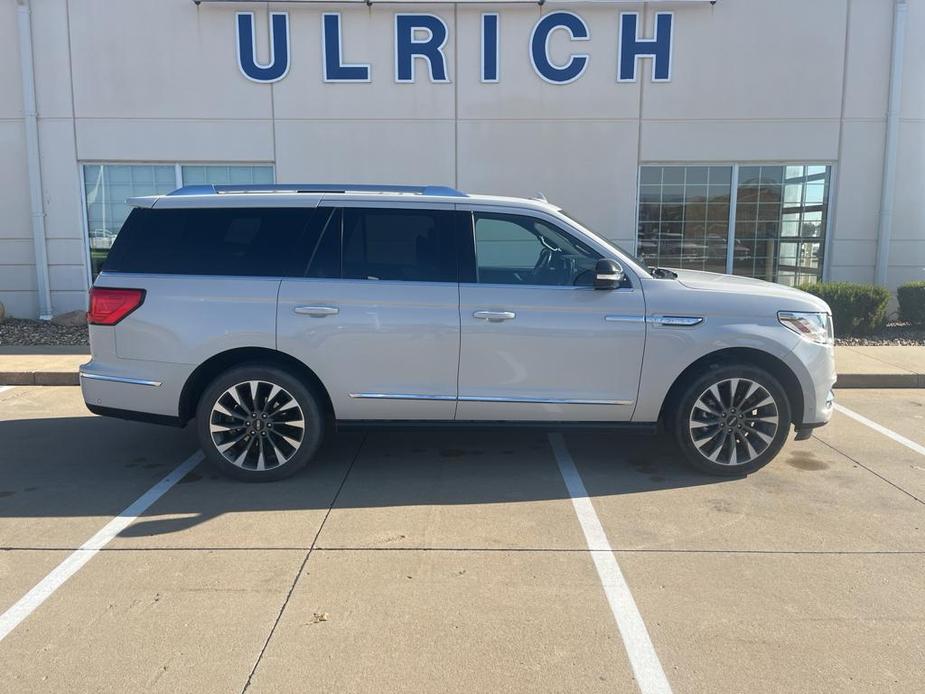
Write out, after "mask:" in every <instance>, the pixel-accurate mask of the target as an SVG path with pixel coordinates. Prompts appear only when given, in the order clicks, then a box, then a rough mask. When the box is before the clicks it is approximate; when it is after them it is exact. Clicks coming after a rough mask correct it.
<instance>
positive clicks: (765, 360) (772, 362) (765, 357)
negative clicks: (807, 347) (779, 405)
mask: <svg viewBox="0 0 925 694" xmlns="http://www.w3.org/2000/svg"><path fill="white" fill-rule="evenodd" d="M733 364H748V365H750V366H756V367H759V368H762V369H764V370H765V371H767V372H768V373H770V374H771V375H772V376H774V378H776V379H777V380H778V381H779V382H780V384H781V386H782V387H783V389H784V393H785V394H786V395H787V400H788V402H789V403H790V411H791V419H792V421H793V422H795V423H797V422H802V421H803V410H804V407H805V403H804V401H803V388H802V387H801V386H800V380H799V379H798V378H797V376H796V374H794V373H793V371H792V370H791V369H790V367H789V366H787V364H786V363H784V362H783V361H782V360H780V359H779V358H777V357H775V356H774V355H773V354H770V353H768V352H763V351H761V350H760V349H753V348H749V347H730V348H728V349H721V350H717V351H715V352H711V353H710V354H706V355H704V356H702V357H700V358H699V359H697V361H695V362H693V363H692V364H690V365H689V366H688V367H687V368H686V369H684V371H682V372H681V374H680V375H679V376H678V377H677V378H676V379H675V381H674V383H672V384H671V387H670V388H669V389H668V393H667V394H666V395H665V399H664V400H663V401H662V407H661V410H660V411H659V422H660V423H661V424H662V425H663V426H664V425H667V424H668V423H670V422H671V421H672V420H673V416H672V415H673V414H674V408H675V406H676V405H677V403H678V400H679V398H680V397H681V393H682V392H683V391H684V389H685V388H686V387H687V385H688V384H689V383H691V382H692V381H693V380H694V379H695V378H697V377H698V376H700V375H701V374H703V373H705V372H706V371H708V370H709V369H713V368H719V367H721V366H730V365H733Z"/></svg>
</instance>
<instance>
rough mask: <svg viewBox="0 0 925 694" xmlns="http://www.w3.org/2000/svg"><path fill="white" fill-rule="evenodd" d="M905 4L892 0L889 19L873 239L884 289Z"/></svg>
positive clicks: (890, 236)
mask: <svg viewBox="0 0 925 694" xmlns="http://www.w3.org/2000/svg"><path fill="white" fill-rule="evenodd" d="M907 11H908V6H907V5H906V0H896V4H895V15H894V17H893V58H892V66H891V69H890V97H889V105H888V106H887V118H886V148H885V150H884V153H883V188H882V190H881V196H880V229H879V232H878V235H877V265H876V269H875V271H874V282H875V283H876V284H878V285H880V286H881V287H882V286H884V285H886V276H887V269H888V266H889V262H890V244H891V242H892V240H893V199H894V193H895V190H896V155H897V150H898V147H899V114H900V109H901V108H902V93H903V58H904V57H905V48H906V14H907Z"/></svg>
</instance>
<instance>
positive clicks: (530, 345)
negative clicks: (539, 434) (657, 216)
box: [456, 210, 646, 421]
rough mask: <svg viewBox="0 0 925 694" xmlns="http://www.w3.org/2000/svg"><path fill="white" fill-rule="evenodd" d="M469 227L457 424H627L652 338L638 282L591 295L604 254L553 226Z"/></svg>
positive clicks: (476, 215)
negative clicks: (471, 269)
mask: <svg viewBox="0 0 925 694" xmlns="http://www.w3.org/2000/svg"><path fill="white" fill-rule="evenodd" d="M470 224H471V225H472V226H470V231H469V238H470V239H474V241H471V243H472V244H473V246H474V252H475V260H474V261H473V264H474V272H471V273H467V272H465V271H464V272H463V278H464V279H463V282H462V283H461V284H460V320H461V334H462V341H461V353H460V364H459V405H458V407H457V415H456V418H457V419H458V420H537V421H548V420H552V421H556V420H562V421H628V420H629V419H630V418H631V417H632V414H633V408H634V405H635V402H636V395H637V391H638V386H639V374H640V369H641V366H642V354H643V346H644V344H645V332H646V324H645V303H644V301H643V295H642V290H641V289H640V288H639V286H638V280H637V279H636V278H634V277H628V278H627V282H626V284H625V286H624V287H622V288H620V289H610V290H596V289H594V288H593V280H594V267H595V265H596V263H597V261H598V260H599V259H600V258H601V257H602V255H601V253H600V252H599V251H597V250H595V249H594V248H593V247H592V246H591V245H590V244H588V243H587V242H585V241H582V240H581V239H580V238H579V237H577V236H576V235H574V234H571V233H569V231H568V230H566V229H564V228H563V227H562V226H561V225H560V224H559V223H558V222H557V221H556V220H554V219H552V218H546V217H545V216H532V215H525V214H507V213H499V212H494V211H490V210H484V211H479V210H474V211H473V212H472V214H471V222H470ZM463 257H465V254H463Z"/></svg>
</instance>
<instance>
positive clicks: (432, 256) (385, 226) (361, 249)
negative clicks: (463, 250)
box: [343, 208, 457, 282]
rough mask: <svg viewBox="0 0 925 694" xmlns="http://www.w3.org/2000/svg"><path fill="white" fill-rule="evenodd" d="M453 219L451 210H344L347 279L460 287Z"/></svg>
mask: <svg viewBox="0 0 925 694" xmlns="http://www.w3.org/2000/svg"><path fill="white" fill-rule="evenodd" d="M454 230H455V215H454V214H453V213H452V212H450V211H447V210H406V209H382V208H346V209H345V210H344V232H343V276H344V278H345V279H361V280H398V281H406V282H456V280H457V273H456V242H455V239H454Z"/></svg>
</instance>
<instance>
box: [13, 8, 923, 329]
mask: <svg viewBox="0 0 925 694" xmlns="http://www.w3.org/2000/svg"><path fill="white" fill-rule="evenodd" d="M923 5H925V3H923V2H917V1H915V0H913V1H912V2H910V10H909V28H908V41H907V52H906V57H905V60H906V98H905V100H904V104H903V114H902V132H901V140H900V153H901V154H900V161H899V170H898V176H897V181H898V188H897V200H896V216H895V226H894V241H893V257H892V259H891V269H890V283H891V284H895V283H896V282H898V281H900V280H905V279H911V278H914V277H921V276H922V266H923V265H925V239H923V235H925V207H923V206H922V204H921V203H920V201H921V199H922V197H923V193H925V190H923V180H925V90H923V89H921V88H920V85H921V84H923V80H925V46H923V44H922V42H921V41H918V40H916V37H917V36H921V35H923V34H925V7H923ZM33 6H34V25H35V26H34V41H35V50H36V78H37V85H38V101H39V112H40V138H41V145H42V171H43V176H44V178H45V202H46V205H47V214H48V220H47V222H48V239H49V240H48V250H49V259H50V264H51V268H50V276H51V283H52V290H53V297H52V298H53V303H54V308H55V311H56V312H61V311H63V310H68V309H71V308H77V307H82V306H83V305H84V302H85V293H84V285H85V283H86V270H85V267H84V263H85V250H84V240H83V229H82V211H81V192H80V183H79V166H78V162H79V161H126V162H132V161H136V162H140V161H144V162H158V161H160V162H169V163H173V162H177V161H180V162H182V161H189V162H253V163H275V165H276V176H277V180H280V181H295V180H303V181H306V180H307V181H323V180H352V181H357V182H395V183H421V182H425V183H436V184H450V185H457V186H458V187H460V188H462V189H464V190H469V191H473V192H495V193H510V194H517V195H532V194H535V193H537V192H542V193H543V194H545V195H546V196H547V197H548V198H549V199H550V200H553V201H556V202H559V203H561V204H562V205H563V206H565V207H566V208H568V209H569V210H571V211H573V212H574V213H575V214H576V215H578V216H579V218H581V219H583V220H584V221H586V222H587V223H588V224H589V225H591V226H592V227H596V228H598V229H600V230H601V231H602V232H603V233H604V234H605V235H607V236H609V237H611V238H614V239H616V240H618V241H620V242H623V243H626V244H632V242H633V241H634V237H635V214H636V209H635V208H636V173H637V169H638V165H639V163H640V162H641V163H657V162H668V163H674V162H678V163H681V162H723V163H725V162H735V161H738V162H771V161H780V162H792V163H797V162H814V163H818V162H830V163H833V164H835V165H836V172H837V185H836V186H835V187H834V189H833V194H834V203H835V204H834V205H833V208H832V210H831V213H832V221H833V231H832V241H831V243H830V255H829V258H828V260H827V265H828V272H829V275H830V276H831V278H832V279H850V280H860V281H868V280H871V279H872V278H873V265H874V256H875V248H876V238H877V223H878V214H879V197H880V179H881V173H882V166H883V145H884V142H883V140H884V133H885V115H886V95H887V87H888V76H889V61H890V41H891V32H892V7H891V2H889V0H813V2H806V0H775V1H774V2H767V0H728V1H725V0H724V1H722V2H719V3H717V4H716V5H712V6H711V5H709V4H708V3H703V4H700V3H697V4H686V5H681V4H674V5H670V8H671V9H672V10H673V11H674V12H675V44H674V63H673V76H672V81H671V82H670V83H667V84H665V83H653V82H651V81H650V78H649V71H650V66H649V62H648V61H644V62H643V64H642V65H641V70H640V77H641V79H640V80H639V81H638V82H636V83H632V84H618V83H617V79H616V70H617V45H618V42H617V36H618V30H619V21H618V17H619V13H620V11H639V12H642V13H643V21H644V27H645V29H644V31H645V33H646V34H647V35H650V34H651V33H652V24H653V21H654V13H655V11H656V10H657V9H658V10H661V9H663V8H664V7H666V6H664V5H655V4H653V3H649V4H643V3H639V4H636V5H633V4H624V5H618V6H616V5H588V4H580V5H577V6H576V7H575V8H573V9H574V11H576V12H577V13H578V14H580V16H581V17H582V18H583V19H584V20H585V21H586V23H587V24H588V26H589V28H590V31H591V38H590V40H589V41H586V42H582V43H576V44H569V42H568V41H567V40H566V38H565V36H564V35H563V34H562V33H561V32H558V33H557V34H555V35H554V38H553V40H552V42H551V49H552V52H553V54H554V56H555V57H557V58H559V59H562V58H564V56H565V55H566V54H567V53H568V52H569V51H577V52H582V53H589V54H590V56H591V59H590V63H589V66H588V68H587V70H586V72H585V74H584V75H583V76H582V77H581V78H580V79H579V80H577V81H575V82H573V83H571V84H568V85H552V84H548V83H546V82H544V81H542V80H541V79H540V78H539V77H537V75H536V74H535V73H534V71H533V68H532V66H531V64H530V61H529V53H528V45H529V38H530V32H531V30H532V28H533V25H534V24H535V22H536V21H537V20H538V19H539V17H540V16H541V15H542V14H544V13H548V12H550V11H553V10H555V9H561V8H559V7H558V6H557V7H551V6H547V7H544V8H540V7H537V6H522V5H518V6H511V5H506V6H505V5H502V6H500V8H499V10H498V11H499V12H500V13H501V62H500V64H501V81H500V82H499V83H498V84H482V83H481V82H480V80H479V64H480V63H479V44H480V42H479V38H480V27H479V14H480V12H481V11H483V10H484V8H480V7H465V6H463V7H459V8H457V9H455V10H454V7H453V6H452V5H434V6H429V7H425V6H415V7H414V8H412V9H413V11H418V12H432V13H435V14H437V15H439V16H441V17H442V18H443V19H444V20H445V21H446V23H447V25H448V26H449V28H450V38H449V41H448V42H447V45H446V47H445V49H444V51H445V53H446V55H447V59H448V69H449V73H450V74H449V77H450V83H449V84H431V83H430V81H429V79H428V78H427V76H426V74H425V71H424V70H422V69H421V68H422V67H423V66H422V65H420V64H419V65H418V80H417V82H416V83H415V84H396V83H395V81H394V77H393V36H392V26H393V16H394V14H395V12H398V11H409V10H408V9H407V8H406V7H402V6H395V5H374V6H373V7H371V8H367V7H356V6H347V5H341V6H336V5H325V6H321V7H316V6H310V5H279V6H274V9H276V8H280V9H285V10H287V11H288V12H289V13H290V20H291V35H292V45H291V49H292V64H291V69H290V72H289V74H288V76H287V77H286V78H285V79H283V80H282V81H281V82H278V83H276V84H273V85H264V84H256V83H253V82H250V81H248V80H247V79H245V78H244V77H243V76H242V75H241V73H240V72H239V71H238V68H237V65H236V57H235V41H234V37H235V32H234V13H235V11H237V10H240V9H242V8H245V9H250V10H254V11H255V12H256V14H257V27H256V28H257V38H258V53H259V54H260V57H261V58H266V53H267V14H268V9H267V6H266V4H264V3H254V4H253V5H250V4H247V5H243V6H242V5H240V4H233V5H232V4H203V5H200V6H196V5H195V4H194V3H192V2H190V0H148V1H147V2H144V1H142V0H136V1H134V2H125V1H124V0H81V1H80V2H79V3H74V2H71V3H70V4H69V6H68V5H67V4H65V3H62V2H59V1H57V0H33ZM15 7H16V2H15V0H0V94H3V95H4V98H3V99H2V100H0V147H2V153H3V156H2V157H0V207H2V209H3V211H4V214H3V215H2V218H0V301H3V302H4V303H6V304H7V306H8V308H9V310H10V311H11V312H12V313H14V314H19V315H34V314H35V312H36V307H35V303H36V302H35V292H34V288H35V287H34V284H35V279H34V268H33V266H32V263H33V259H32V248H31V226H30V220H29V208H28V195H27V186H26V174H25V159H24V152H23V146H24V145H23V135H22V120H21V106H20V97H19V94H20V85H19V72H18V71H19V67H18V54H17V51H18V39H17V37H16V28H15V12H16V10H15ZM332 9H333V10H337V11H340V12H341V13H342V16H343V27H342V28H343V32H344V42H343V44H344V59H345V60H346V61H347V62H354V63H356V62H361V63H370V64H371V65H372V81H371V82H370V83H369V84H325V83H323V82H322V77H321V72H322V70H321V60H322V56H321V49H320V35H321V13H322V12H325V11H332ZM68 10H69V11H68ZM69 55H70V56H71V57H70V58H69ZM72 83H73V93H72V90H71V85H72ZM917 86H918V88H917ZM7 97H11V98H7Z"/></svg>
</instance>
